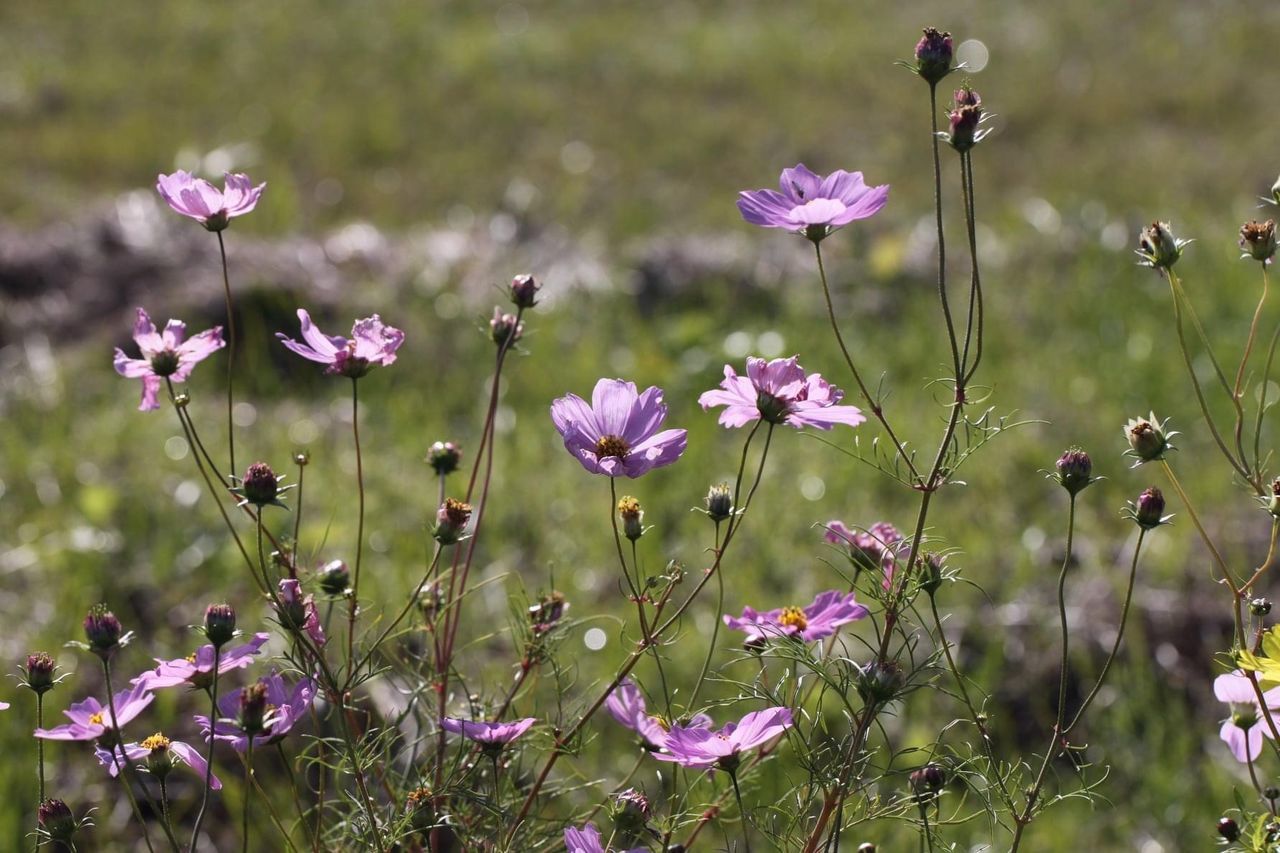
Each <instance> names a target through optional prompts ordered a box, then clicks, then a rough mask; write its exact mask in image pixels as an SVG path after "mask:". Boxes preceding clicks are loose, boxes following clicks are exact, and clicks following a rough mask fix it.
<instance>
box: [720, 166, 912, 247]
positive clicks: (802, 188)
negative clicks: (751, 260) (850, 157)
mask: <svg viewBox="0 0 1280 853" xmlns="http://www.w3.org/2000/svg"><path fill="white" fill-rule="evenodd" d="M778 185H779V187H778V190H770V189H761V190H744V191H743V192H740V193H738V210H739V212H740V213H741V214H742V218H743V219H745V220H746V221H748V222H750V223H751V224H752V225H759V226H760V227H762V228H782V229H785V230H787V231H792V232H794V233H796V234H801V235H803V236H804V237H806V238H808V239H809V240H812V241H813V242H814V243H818V242H821V241H822V240H823V239H824V238H825V237H827V235H829V234H831V233H832V232H833V231H836V230H837V229H839V228H843V227H844V226H845V225H848V224H849V223H850V222H853V221H855V220H858V219H866V218H867V217H870V216H874V215H875V214H877V213H879V212H880V208H882V207H884V204H885V201H887V200H888V198H889V185H888V184H882V185H880V186H875V187H869V186H867V184H866V182H865V181H864V180H863V178H862V173H861V172H846V171H844V170H843V169H837V170H836V171H834V172H832V173H831V174H830V175H826V176H825V177H824V176H822V175H818V174H815V173H814V172H811V171H809V170H808V169H807V168H805V165H804V164H803V163H797V164H796V166H795V167H794V168H791V169H783V170H782V175H781V177H780V178H779V179H778Z"/></svg>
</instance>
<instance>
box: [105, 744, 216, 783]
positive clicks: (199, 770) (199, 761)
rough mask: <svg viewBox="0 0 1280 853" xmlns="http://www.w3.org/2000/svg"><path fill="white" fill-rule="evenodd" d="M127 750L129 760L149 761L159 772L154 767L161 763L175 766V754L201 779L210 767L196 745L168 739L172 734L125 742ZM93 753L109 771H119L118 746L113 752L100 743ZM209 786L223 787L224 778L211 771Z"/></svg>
mask: <svg viewBox="0 0 1280 853" xmlns="http://www.w3.org/2000/svg"><path fill="white" fill-rule="evenodd" d="M124 752H125V755H126V756H128V758H129V761H130V762H137V761H147V762H148V766H150V767H153V769H152V772H153V773H154V772H156V769H155V768H158V767H168V768H172V766H173V758H174V757H175V756H176V757H177V759H178V760H179V761H181V762H182V763H183V764H185V765H187V766H188V767H190V768H191V769H192V770H194V771H195V772H196V774H198V775H199V776H200V778H201V779H203V778H204V774H205V771H206V770H208V768H209V765H208V763H207V762H205V760H204V756H202V755H201V754H200V753H199V751H198V750H197V749H196V748H195V747H193V746H191V745H190V744H186V743H183V742H182V741H180V740H169V738H167V737H165V736H164V735H161V734H158V733H157V734H154V735H152V736H151V737H149V738H147V739H146V740H144V741H143V742H142V743H126V744H125V745H124ZM93 754H94V755H95V756H97V758H98V763H99V764H101V765H102V766H103V767H106V768H107V772H108V773H110V774H111V775H112V776H117V775H119V773H120V763H119V762H120V750H119V749H117V750H116V751H115V752H111V751H110V750H106V749H103V748H102V747H100V746H99V747H97V748H96V749H94V751H93ZM165 772H167V770H166V771H165ZM209 787H211V788H213V790H215V791H218V790H221V789H222V780H220V779H219V778H218V776H217V774H211V776H210V783H209Z"/></svg>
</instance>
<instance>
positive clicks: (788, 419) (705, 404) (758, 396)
mask: <svg viewBox="0 0 1280 853" xmlns="http://www.w3.org/2000/svg"><path fill="white" fill-rule="evenodd" d="M843 398H844V392H843V391H841V390H840V389H839V388H836V387H834V386H832V385H831V384H830V383H828V382H827V381H826V380H825V379H823V378H822V377H821V376H820V375H818V374H817V373H810V374H808V375H806V374H805V372H804V368H803V367H801V366H800V365H799V364H798V363H797V361H796V357H795V356H792V357H791V358H775V359H774V360H773V361H769V362H766V361H765V360H764V359H762V358H748V359H747V375H746V376H739V375H738V374H737V373H735V372H734V370H733V367H731V366H730V365H727V364H726V365H725V366H724V380H723V381H722V382H721V383H720V387H719V388H713V389H712V390H710V391H707V392H706V393H704V394H703V395H702V396H701V397H699V398H698V404H699V405H700V406H702V408H703V409H709V408H711V407H712V406H725V407H726V408H725V410H724V411H723V412H721V413H720V424H721V425H722V426H726V427H740V426H745V425H746V424H749V423H751V421H755V420H760V419H761V418H763V419H764V420H766V421H768V422H769V423H772V424H786V425H787V426H790V427H795V428H796V429H801V428H803V427H806V426H812V427H817V428H818V429H831V428H832V427H833V426H835V425H836V424H847V425H848V426H857V425H858V424H860V423H862V422H863V421H865V420H866V418H865V417H863V415H862V411H861V410H860V409H859V408H858V407H856V406H838V405H836V404H837V403H839V402H840V400H842V399H843Z"/></svg>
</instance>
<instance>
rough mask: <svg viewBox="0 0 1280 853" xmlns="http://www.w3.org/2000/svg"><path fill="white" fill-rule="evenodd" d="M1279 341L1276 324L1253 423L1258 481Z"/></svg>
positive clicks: (1264, 272) (1264, 277)
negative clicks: (1265, 417)
mask: <svg viewBox="0 0 1280 853" xmlns="http://www.w3.org/2000/svg"><path fill="white" fill-rule="evenodd" d="M1262 289H1263V291H1264V292H1265V291H1266V289H1267V265H1266V264H1263V265H1262ZM1277 341H1280V324H1277V325H1276V328H1275V331H1273V332H1272V333H1271V345H1270V346H1269V347H1267V366H1266V368H1265V369H1264V370H1263V371H1262V383H1261V385H1260V386H1259V392H1260V393H1259V395H1258V412H1257V417H1256V418H1255V420H1254V424H1253V461H1254V464H1255V465H1257V475H1258V481H1259V483H1261V481H1262V453H1261V447H1262V419H1263V417H1264V416H1265V415H1266V412H1267V394H1268V392H1269V391H1270V389H1269V388H1268V387H1267V386H1268V384H1269V383H1270V381H1271V366H1272V364H1273V363H1274V362H1275V358H1276V342H1277Z"/></svg>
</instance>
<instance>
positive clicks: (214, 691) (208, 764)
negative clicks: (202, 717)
mask: <svg viewBox="0 0 1280 853" xmlns="http://www.w3.org/2000/svg"><path fill="white" fill-rule="evenodd" d="M221 654H222V647H221V646H220V645H218V644H217V643H215V644H214V646H213V683H212V684H211V685H210V687H209V750H208V753H207V754H206V756H205V768H204V795H203V796H202V797H201V798H200V811H198V812H196V824H195V826H194V827H192V829H191V853H195V849H196V843H197V841H198V840H199V838H200V824H202V823H203V822H204V813H205V809H207V808H208V806H209V791H210V789H211V788H212V787H213V745H214V743H216V740H215V739H214V736H213V735H214V728H215V726H216V724H217V721H218V658H219V657H220V656H221Z"/></svg>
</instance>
